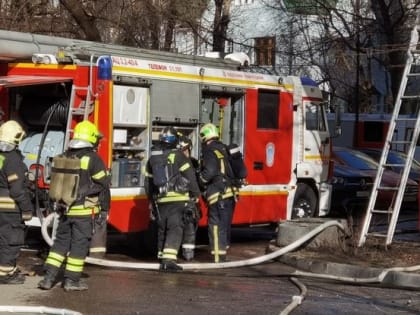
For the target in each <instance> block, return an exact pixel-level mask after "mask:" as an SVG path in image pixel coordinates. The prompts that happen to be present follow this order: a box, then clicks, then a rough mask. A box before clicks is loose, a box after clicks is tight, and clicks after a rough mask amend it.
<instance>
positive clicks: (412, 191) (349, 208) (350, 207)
mask: <svg viewBox="0 0 420 315" xmlns="http://www.w3.org/2000/svg"><path fill="white" fill-rule="evenodd" d="M332 158H333V161H334V177H333V178H339V177H340V176H341V177H343V169H344V170H347V171H348V173H350V171H351V174H352V175H351V176H350V175H345V174H344V175H345V176H347V177H345V182H346V183H347V184H346V185H345V186H344V187H343V185H340V184H339V183H338V182H334V180H332V182H331V183H332V184H333V192H332V200H331V204H332V207H331V209H332V210H333V209H334V210H337V209H341V210H342V211H343V210H344V211H345V213H347V214H348V213H351V212H353V213H354V211H357V212H360V211H362V212H364V211H365V210H366V206H367V203H368V201H369V197H370V192H371V189H372V184H373V182H374V181H375V178H376V173H377V169H378V162H376V161H375V160H374V159H373V158H371V157H370V156H369V155H367V154H365V153H363V152H361V151H359V150H355V149H350V148H345V147H334V148H333V155H332ZM356 175H357V176H358V177H359V180H360V181H359V183H358V185H350V183H351V181H352V179H354V178H357V176H356ZM368 178H369V179H368ZM362 179H363V181H362ZM399 184H400V175H399V174H398V173H395V172H393V171H391V170H388V169H386V170H385V171H384V174H383V176H382V183H381V186H385V187H398V186H399ZM365 186H367V187H365ZM366 191H368V194H367V196H366ZM394 193H395V191H386V190H380V191H379V192H378V197H377V202H376V205H375V209H380V210H385V209H388V208H389V206H390V205H391V203H392V200H393V198H394ZM417 193H418V184H417V183H416V182H415V181H413V180H411V179H408V181H407V187H406V191H405V194H404V199H403V202H404V204H405V205H409V206H416V205H417ZM333 213H334V211H333Z"/></svg>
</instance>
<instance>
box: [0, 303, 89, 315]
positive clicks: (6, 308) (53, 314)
mask: <svg viewBox="0 0 420 315" xmlns="http://www.w3.org/2000/svg"><path fill="white" fill-rule="evenodd" d="M0 313H2V314H3V313H19V314H21V313H30V314H50V315H82V313H79V312H75V311H72V310H68V309H64V308H62V309H60V308H53V307H45V306H13V305H0Z"/></svg>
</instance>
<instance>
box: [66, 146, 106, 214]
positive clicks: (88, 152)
mask: <svg viewBox="0 0 420 315" xmlns="http://www.w3.org/2000/svg"><path fill="white" fill-rule="evenodd" d="M65 154H66V155H68V156H72V155H75V156H77V157H78V158H80V161H81V170H80V183H79V194H78V197H77V199H76V200H75V202H74V203H73V204H72V205H71V207H70V209H69V211H68V213H67V215H68V216H85V215H89V216H90V215H92V209H93V211H94V213H95V214H97V213H99V211H100V209H101V208H102V209H106V210H108V209H109V207H110V205H109V204H110V198H109V197H108V196H109V194H108V193H104V191H108V190H109V185H110V182H111V178H110V176H109V174H108V172H107V170H106V168H105V165H104V162H103V161H102V160H101V158H100V157H99V155H98V154H97V153H96V152H94V151H93V150H92V149H91V148H86V149H73V150H68V151H67V152H66V153H65ZM100 197H102V198H100Z"/></svg>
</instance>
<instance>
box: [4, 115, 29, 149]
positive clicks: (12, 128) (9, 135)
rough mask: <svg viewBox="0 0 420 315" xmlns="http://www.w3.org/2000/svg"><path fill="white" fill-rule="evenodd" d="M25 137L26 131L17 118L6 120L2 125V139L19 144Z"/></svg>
mask: <svg viewBox="0 0 420 315" xmlns="http://www.w3.org/2000/svg"><path fill="white" fill-rule="evenodd" d="M24 137H25V131H24V130H23V128H22V126H21V125H20V124H19V123H18V122H17V121H15V120H9V121H6V122H5V123H4V124H2V125H1V126H0V141H2V142H5V143H8V144H12V145H18V144H19V143H20V142H21V141H22V139H23V138H24Z"/></svg>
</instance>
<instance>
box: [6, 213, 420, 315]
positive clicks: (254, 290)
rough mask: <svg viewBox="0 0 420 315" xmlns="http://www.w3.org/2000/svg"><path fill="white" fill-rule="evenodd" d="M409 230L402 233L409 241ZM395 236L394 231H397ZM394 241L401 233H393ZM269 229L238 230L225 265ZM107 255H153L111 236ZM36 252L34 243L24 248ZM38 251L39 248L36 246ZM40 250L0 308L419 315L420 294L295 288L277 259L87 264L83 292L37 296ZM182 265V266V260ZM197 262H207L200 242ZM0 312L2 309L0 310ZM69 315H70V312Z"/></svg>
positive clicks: (256, 251) (262, 246)
mask: <svg viewBox="0 0 420 315" xmlns="http://www.w3.org/2000/svg"><path fill="white" fill-rule="evenodd" d="M416 224H417V222H416V221H413V220H407V221H405V222H404V223H403V224H402V225H399V226H398V228H399V231H405V232H408V231H411V234H412V235H411V238H416V237H418V235H419V234H418V232H417V231H416V230H415V231H414V230H413V229H415V228H416ZM408 234H410V233H403V234H401V235H404V237H408ZM398 235H400V234H398ZM398 237H399V236H398ZM274 238H275V233H274V231H273V230H266V229H249V228H236V229H234V231H233V243H232V247H231V249H230V255H229V260H231V261H236V260H241V259H248V258H251V257H257V256H261V255H264V254H265V253H266V250H267V247H268V245H269V243H270V240H272V239H274ZM109 244H110V250H109V253H108V254H107V258H109V259H112V260H122V261H132V262H135V261H143V262H156V261H155V259H154V258H153V257H150V256H147V255H146V256H141V254H140V255H139V254H133V253H132V252H130V249H129V247H127V244H126V238H125V237H124V236H122V235H119V234H117V233H111V235H110V237H109ZM29 247H30V248H31V249H36V247H39V243H36V242H35V243H34V244H31V245H30V246H29ZM38 249H39V248H38ZM44 256H45V251H44V252H43V251H38V250H26V251H23V252H22V255H21V258H20V260H19V264H20V265H21V267H22V268H23V269H24V270H26V271H27V272H28V273H30V274H33V275H31V276H28V277H27V281H26V283H25V284H24V285H15V286H6V285H0V289H1V291H2V294H0V304H1V305H2V306H5V305H21V306H23V305H25V306H33V307H35V306H41V305H42V306H48V307H51V308H57V309H58V310H61V311H62V312H61V313H58V312H57V313H56V314H71V313H66V312H67V311H68V310H73V311H75V312H79V313H82V314H151V315H153V314H184V315H193V314H194V315H196V314H217V315H225V314H226V315H230V314H267V315H269V314H280V313H281V312H282V311H283V310H285V309H286V308H287V307H288V305H289V304H290V303H291V302H292V301H293V300H297V299H299V297H298V296H299V295H300V294H302V289H303V290H304V291H305V290H306V294H304V296H303V297H302V298H303V301H302V303H301V304H300V305H298V306H297V308H295V309H294V310H293V312H292V314H320V315H321V314H322V315H328V314H420V292H419V291H414V290H411V291H410V290H401V289H389V288H378V287H375V286H372V285H364V286H361V285H353V284H349V283H346V284H344V283H341V282H336V281H332V280H325V279H314V278H308V277H300V278H298V281H300V285H301V287H300V288H299V286H298V285H297V284H296V283H294V282H292V281H291V277H292V276H293V272H294V270H295V269H294V268H293V267H291V266H288V265H285V264H283V263H280V262H278V261H271V262H269V263H264V264H260V265H255V266H249V267H241V268H229V269H216V270H202V271H198V270H197V271H183V272H179V273H162V272H159V271H148V270H133V269H125V270H123V269H119V268H118V269H117V268H109V267H99V266H94V265H87V266H86V268H85V273H84V277H85V280H86V281H87V283H88V284H89V290H88V291H84V292H71V293H66V292H64V290H63V289H62V288H61V287H60V284H58V285H57V286H56V287H55V288H54V289H52V290H50V291H41V290H38V289H37V288H36V284H37V282H38V281H39V280H41V279H42V278H41V274H42V264H43V259H42V258H44ZM180 262H182V261H180ZM196 262H209V255H208V253H207V248H206V246H205V244H204V243H203V245H202V246H200V247H199V249H198V250H197V258H196ZM0 307H1V306H0ZM73 314H75V313H73Z"/></svg>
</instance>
